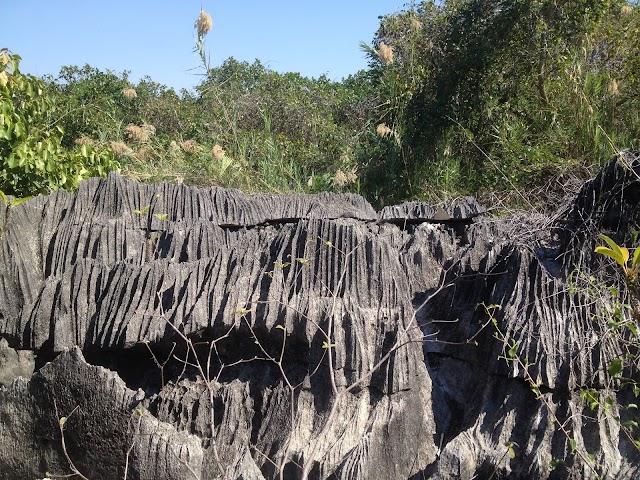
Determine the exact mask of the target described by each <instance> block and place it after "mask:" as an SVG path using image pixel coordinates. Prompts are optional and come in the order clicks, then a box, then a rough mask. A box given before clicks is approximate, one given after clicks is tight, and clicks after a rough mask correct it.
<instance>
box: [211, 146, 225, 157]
mask: <svg viewBox="0 0 640 480" xmlns="http://www.w3.org/2000/svg"><path fill="white" fill-rule="evenodd" d="M211 154H212V155H213V158H215V159H216V160H222V159H223V158H224V157H225V155H226V154H227V153H226V152H225V151H224V148H222V147H221V146H220V145H218V144H217V143H216V144H215V145H214V146H213V150H212V151H211Z"/></svg>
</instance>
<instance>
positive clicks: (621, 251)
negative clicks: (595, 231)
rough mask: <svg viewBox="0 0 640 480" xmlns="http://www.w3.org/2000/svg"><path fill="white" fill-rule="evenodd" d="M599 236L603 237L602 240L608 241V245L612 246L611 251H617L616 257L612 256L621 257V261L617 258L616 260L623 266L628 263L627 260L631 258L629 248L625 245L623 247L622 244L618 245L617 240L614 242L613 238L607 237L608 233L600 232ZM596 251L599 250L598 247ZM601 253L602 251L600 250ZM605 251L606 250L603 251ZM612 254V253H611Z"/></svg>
mask: <svg viewBox="0 0 640 480" xmlns="http://www.w3.org/2000/svg"><path fill="white" fill-rule="evenodd" d="M598 237H599V238H601V239H602V240H604V241H605V242H607V245H609V247H610V248H611V251H613V252H615V257H613V256H612V258H614V259H616V257H617V258H619V259H621V261H619V260H616V262H618V263H619V264H620V265H621V266H625V265H626V264H627V261H628V260H629V250H627V249H626V248H625V247H621V246H620V245H618V244H617V243H616V242H614V241H613V240H612V239H611V238H609V237H607V236H606V235H603V234H600V235H598ZM596 252H598V248H596ZM598 253H600V252H598ZM602 253H604V252H602ZM605 255H608V254H607V253H605ZM609 256H611V255H609Z"/></svg>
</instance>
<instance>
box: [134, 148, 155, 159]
mask: <svg viewBox="0 0 640 480" xmlns="http://www.w3.org/2000/svg"><path fill="white" fill-rule="evenodd" d="M135 157H136V158H137V159H138V160H140V161H141V162H150V161H151V160H153V159H154V155H153V153H151V151H150V150H148V149H146V148H141V149H139V150H138V151H137V152H136V154H135Z"/></svg>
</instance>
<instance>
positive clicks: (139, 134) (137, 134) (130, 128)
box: [124, 123, 145, 142]
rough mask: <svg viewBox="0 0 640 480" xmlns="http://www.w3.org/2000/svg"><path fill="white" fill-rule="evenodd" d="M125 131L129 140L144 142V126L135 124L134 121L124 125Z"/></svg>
mask: <svg viewBox="0 0 640 480" xmlns="http://www.w3.org/2000/svg"><path fill="white" fill-rule="evenodd" d="M124 133H125V135H126V136H127V138H128V139H129V140H132V141H134V142H142V141H143V140H142V139H143V138H144V137H145V133H144V132H143V131H142V128H140V127H139V126H138V125H134V124H133V123H130V124H129V125H127V126H126V127H124Z"/></svg>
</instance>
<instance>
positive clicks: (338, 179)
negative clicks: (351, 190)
mask: <svg viewBox="0 0 640 480" xmlns="http://www.w3.org/2000/svg"><path fill="white" fill-rule="evenodd" d="M357 179H358V175H356V171H355V168H352V169H351V170H349V171H348V172H346V173H345V172H344V171H342V170H338V171H337V172H336V174H335V176H334V177H333V183H334V184H335V185H336V186H338V187H340V188H342V187H345V186H347V185H351V184H352V183H355V182H356V180H357Z"/></svg>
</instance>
